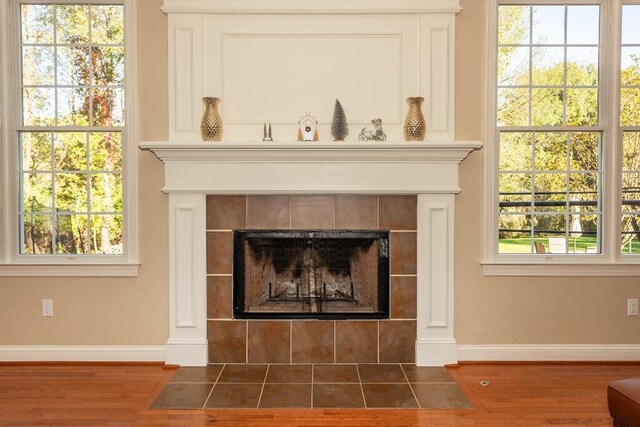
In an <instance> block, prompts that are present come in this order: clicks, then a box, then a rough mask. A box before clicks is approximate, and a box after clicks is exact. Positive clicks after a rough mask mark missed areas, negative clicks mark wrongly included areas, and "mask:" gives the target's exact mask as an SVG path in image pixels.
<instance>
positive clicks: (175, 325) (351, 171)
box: [140, 0, 481, 366]
mask: <svg viewBox="0 0 640 427" xmlns="http://www.w3.org/2000/svg"><path fill="white" fill-rule="evenodd" d="M162 10H163V11H164V12H165V13H166V14H167V15H168V27H169V28H168V37H169V40H168V49H169V52H168V53H169V55H168V57H169V61H168V75H169V87H168V94H169V117H168V122H169V132H168V140H167V141H145V142H142V143H140V148H141V149H146V150H151V151H152V152H153V153H155V155H156V156H157V157H158V158H159V159H160V160H162V161H163V162H164V164H165V183H164V188H163V191H164V192H165V193H167V194H168V195H169V230H168V233H169V262H170V266H169V270H170V275H169V284H168V285H169V334H168V335H169V340H168V342H167V347H166V357H165V361H166V362H167V363H169V364H178V365H182V366H205V365H206V364H207V361H208V360H209V361H213V360H210V359H209V345H208V335H207V334H208V330H209V333H210V334H211V331H212V330H213V329H215V328H216V327H217V328H218V329H221V328H220V327H221V326H226V327H229V325H232V324H234V323H237V325H239V326H236V325H234V327H237V328H238V329H239V331H235V332H232V333H231V336H234V337H236V338H237V340H238V342H241V341H242V339H241V338H242V337H241V335H242V332H243V330H242V327H243V326H245V329H244V331H245V334H246V335H245V339H246V337H247V336H248V338H249V340H251V339H255V334H253V335H252V333H250V332H247V331H248V330H249V329H251V330H252V331H253V332H256V331H255V330H256V329H260V328H266V329H274V330H278V331H279V332H278V333H279V334H280V335H281V336H282V337H285V338H286V334H287V332H289V334H290V335H291V334H293V332H294V331H298V332H299V329H300V328H301V327H303V326H309V325H305V324H302V323H301V322H297V323H296V324H295V325H294V324H293V323H295V322H282V323H279V324H278V323H276V322H266V321H252V322H250V323H248V322H245V323H246V324H247V325H248V326H246V325H245V324H244V323H240V322H237V321H236V320H231V319H218V318H216V317H214V318H212V319H218V320H219V322H218V323H216V321H217V320H212V321H211V322H209V323H211V326H212V328H213V329H210V328H208V325H207V323H208V317H207V304H208V303H209V305H211V304H212V303H213V301H207V279H208V278H209V281H215V280H221V279H211V277H224V276H214V275H212V274H217V273H209V274H210V275H209V276H207V234H211V233H216V231H210V232H209V233H208V232H207V202H206V200H207V197H209V198H210V200H211V199H212V196H238V195H239V196H247V200H249V202H248V203H249V204H251V202H250V200H251V198H252V197H255V196H285V198H288V199H289V200H291V201H292V203H295V201H296V200H297V201H300V200H304V197H302V196H316V197H317V196H325V197H332V198H333V199H332V200H334V201H336V200H338V199H341V198H343V197H344V196H356V195H359V196H367V197H378V196H380V198H381V199H382V197H386V196H394V195H395V196H412V200H414V203H415V212H414V217H415V218H416V224H415V225H416V226H415V228H412V229H407V228H404V229H396V231H400V232H401V233H396V234H397V235H406V236H408V235H409V234H412V235H414V236H415V242H416V243H415V245H416V246H415V247H416V251H417V255H416V263H415V271H411V272H409V273H398V272H396V275H402V274H407V275H409V276H411V275H414V274H415V279H416V296H415V317H413V313H411V317H409V318H404V319H400V318H395V319H394V317H393V313H392V314H391V319H390V320H388V321H380V322H374V323H376V325H375V326H377V327H379V329H380V331H378V330H376V331H375V332H376V333H375V334H374V333H373V323H372V324H371V325H369V324H367V322H366V321H345V322H335V325H334V327H335V331H336V332H335V335H334V336H333V339H335V340H338V339H339V337H340V336H342V335H341V334H342V332H344V329H345V327H346V328H361V329H363V333H364V334H365V335H367V334H368V335H369V337H370V338H371V339H372V340H373V339H374V338H376V339H377V340H381V338H382V340H381V343H380V344H376V345H377V347H378V349H377V350H378V351H376V349H369V350H368V351H369V352H370V353H371V355H373V354H376V353H377V356H376V357H377V358H379V359H380V360H385V359H386V358H387V357H388V354H389V352H388V351H382V350H380V348H382V347H384V346H385V345H386V341H385V339H384V337H383V335H385V331H386V329H385V328H388V327H402V328H404V329H403V331H402V333H401V335H402V336H404V337H405V338H406V337H407V336H408V337H411V339H410V341H409V342H406V339H405V341H403V342H402V344H399V346H398V348H402V351H400V353H401V355H400V356H398V358H397V359H396V360H393V361H394V362H395V363H404V362H405V361H413V360H415V363H416V365H418V366H442V365H444V364H448V363H455V362H457V360H458V355H457V345H456V340H455V336H454V325H453V320H454V316H453V309H454V292H453V287H454V277H453V271H454V269H453V263H454V259H453V253H454V252H453V235H454V234H453V233H454V198H455V195H456V194H457V193H459V192H460V189H459V188H458V166H459V164H460V162H462V161H463V160H464V159H465V158H466V157H467V156H468V155H469V153H470V152H471V151H473V150H477V149H479V148H480V147H481V143H480V142H478V141H455V135H454V131H455V120H454V119H455V106H454V100H455V85H454V82H455V44H456V43H455V15H456V14H457V13H459V12H460V10H461V8H460V4H459V0H326V1H317V0H164V5H163V7H162ZM303 53H307V54H303ZM336 64H340V65H339V66H336ZM204 96H218V97H220V98H221V99H222V103H221V108H220V113H221V117H222V120H223V122H224V139H225V141H223V142H216V143H203V142H201V137H200V130H199V127H200V118H201V114H202V101H201V99H202V97H204ZM412 96H422V97H424V98H425V102H424V113H425V116H426V121H427V124H428V129H427V138H426V140H425V141H424V142H416V143H405V142H401V139H402V135H403V132H402V125H403V121H404V117H405V116H406V114H407V105H406V102H405V99H406V98H407V97H412ZM336 98H339V99H340V102H341V103H342V105H343V106H344V107H345V110H346V114H347V117H348V120H349V124H350V125H351V128H350V130H351V134H350V135H349V136H348V138H347V142H341V143H332V142H329V138H330V136H329V135H330V132H329V127H330V126H329V125H330V121H331V117H332V111H333V105H334V103H335V99H336ZM305 111H311V112H312V113H313V114H314V115H315V116H317V117H318V119H319V126H318V130H319V134H320V142H313V143H301V142H287V141H291V140H292V139H295V135H296V134H297V130H298V123H297V119H298V117H300V115H302V114H304V112H305ZM372 118H380V119H381V120H382V122H383V123H384V130H385V133H386V135H387V138H388V141H387V142H384V143H376V142H350V141H355V140H357V133H358V132H359V131H360V129H362V128H363V127H365V126H369V127H370V126H371V119H372ZM264 122H271V123H273V135H274V138H275V141H274V142H252V141H255V138H256V137H258V136H261V135H262V125H263V123H264ZM314 200H322V198H319V199H318V198H316V199H314ZM341 200H342V199H341ZM211 203H214V202H211ZM214 204H215V203H214ZM334 206H337V202H335V203H334ZM295 209H296V207H295V206H292V207H291V214H290V217H291V218H292V219H293V218H294V217H295V218H302V221H306V222H308V221H309V220H311V219H313V218H314V215H317V214H318V211H319V210H322V207H320V206H315V207H312V208H310V209H307V211H306V213H303V215H301V216H300V215H298V213H300V212H304V211H305V209H306V208H302V209H301V210H298V211H296V212H297V213H296V214H295V215H294V214H293V212H294V210H295ZM248 213H251V212H250V211H249V212H248ZM380 215H382V212H380ZM337 216H338V214H337V213H335V217H336V218H337ZM246 219H247V221H249V218H248V217H247V218H246ZM289 226H291V228H296V227H295V225H292V224H289ZM225 227H226V226H225ZM325 227H326V228H333V227H332V226H330V224H329V225H327V224H319V225H318V226H317V227H309V228H325ZM412 227H413V226H412ZM285 228H286V227H285ZM354 228H355V226H354ZM225 229H226V228H225ZM209 230H216V229H215V228H214V229H211V228H209ZM392 231H393V229H392ZM407 232H408V233H407ZM224 233H226V234H228V235H230V233H229V232H228V230H227V231H225V232H223V233H221V235H222V234H224ZM392 234H393V232H392ZM406 236H403V237H406ZM218 237H220V236H218ZM396 243H397V242H396ZM225 245H226V243H223V244H222V246H221V247H224V246H225ZM229 246H230V242H229ZM391 246H392V249H391V250H392V252H393V246H394V242H393V239H392V241H391ZM215 247H218V245H215V244H214V245H210V248H211V250H212V253H213V252H214V248H215ZM400 247H401V246H400V244H397V245H396V248H400ZM210 257H211V255H210ZM220 259H222V258H218V257H217V256H214V259H213V260H210V263H214V264H215V263H216V262H218V261H219V260H220ZM216 260H217V261H216ZM392 263H393V254H392ZM211 265H212V264H210V267H211ZM220 274H227V275H228V274H229V273H228V272H223V273H220ZM392 275H394V272H393V266H392ZM227 277H228V276H227ZM396 279H397V277H396ZM214 286H215V285H214ZM392 288H393V284H392ZM396 296H397V295H396ZM393 298H394V295H393V289H392V295H391V300H392V301H393ZM221 308H222V307H218V309H221ZM211 309H213V310H214V311H215V307H214V308H211V307H210V310H211ZM215 315H216V316H217V315H219V314H215ZM223 321H224V322H225V324H223V323H220V322H223ZM319 322H320V321H318V323H319ZM394 322H395V323H394ZM400 322H408V323H405V324H402V325H401V324H400ZM414 322H415V323H414ZM338 323H339V325H338ZM378 323H379V324H378ZM414 325H415V326H414ZM278 328H280V329H278ZM414 328H415V329H414ZM376 329H378V328H376ZM414 331H415V336H416V339H415V343H412V342H411V341H412V340H413V335H414ZM225 333H226V332H219V333H215V334H213V335H210V336H211V337H212V343H215V341H216V339H217V340H219V339H220V337H221V336H223V335H224V334H225ZM352 333H353V332H352ZM391 335H394V334H391ZM386 336H387V337H388V336H390V335H389V334H388V333H386ZM334 345H335V346H337V345H338V343H337V341H334ZM289 346H291V343H290V342H289ZM215 347H216V346H215V345H214V346H213V347H212V348H211V352H212V354H211V359H215V358H216V357H218V353H216V350H214V348H215ZM284 347H287V346H286V343H285V346H284ZM243 348H249V351H248V352H246V354H245V358H244V360H243V359H242V349H243ZM254 348H255V347H254ZM385 348H386V347H385ZM219 349H220V347H219V346H218V350H219ZM290 350H291V351H293V350H292V348H290ZM276 353H277V354H278V357H277V358H278V361H274V360H269V359H270V358H271V357H272V356H273V355H272V354H271V353H270V352H269V354H267V356H265V358H264V359H263V360H261V361H260V362H257V363H290V362H291V361H290V360H288V359H287V360H285V359H286V354H285V356H283V357H282V361H280V359H279V358H280V356H279V353H278V352H276ZM276 353H274V354H276ZM238 354H239V356H238V355H236V356H234V357H239V362H241V363H246V362H247V361H249V362H251V361H256V360H257V359H255V358H254V357H253V356H255V357H256V358H258V359H260V357H258V356H256V354H257V353H256V352H255V351H254V352H253V356H252V351H251V346H247V345H246V343H245V344H244V346H243V345H242V344H240V345H238ZM283 354H284V353H283ZM333 356H334V358H337V359H340V357H339V356H338V353H337V352H336V353H334V355H333ZM274 357H275V356H274ZM368 357H369V356H368ZM368 361H369V360H367V361H366V362H368ZM370 361H371V362H377V360H373V356H370ZM219 362H222V363H228V362H229V360H228V359H227V360H220V361H219ZM361 362H363V361H360V360H355V361H353V363H361ZM366 362H365V363H366ZM307 363H316V362H315V361H312V362H307ZM321 363H326V362H324V361H323V362H321Z"/></svg>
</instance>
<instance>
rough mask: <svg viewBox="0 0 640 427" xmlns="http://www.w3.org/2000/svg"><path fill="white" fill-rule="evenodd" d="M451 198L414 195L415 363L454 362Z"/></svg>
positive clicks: (438, 363) (441, 363)
mask: <svg viewBox="0 0 640 427" xmlns="http://www.w3.org/2000/svg"><path fill="white" fill-rule="evenodd" d="M453 211H454V196H453V194H433V193H429V194H418V254H420V255H419V261H418V294H417V300H418V312H417V339H416V362H417V363H418V364H419V365H422V366H441V365H445V364H449V363H456V362H457V348H456V340H455V338H454V329H453V309H454V305H453V295H454V294H453V284H454V281H453V256H454V251H453V226H454V222H453V220H454V219H453Z"/></svg>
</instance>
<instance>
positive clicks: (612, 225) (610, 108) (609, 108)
mask: <svg viewBox="0 0 640 427" xmlns="http://www.w3.org/2000/svg"><path fill="white" fill-rule="evenodd" d="M499 4H509V5H517V4H523V5H526V4H568V5H571V4H576V5H583V4H585V5H587V4H595V5H600V14H601V16H600V32H601V40H600V49H599V50H600V63H599V71H600V78H599V116H600V119H599V120H600V123H599V124H598V128H599V129H600V131H601V132H602V142H601V144H602V157H601V159H600V162H601V170H602V171H603V175H602V185H601V188H600V191H601V194H602V198H601V203H602V218H601V223H600V242H601V253H599V254H580V255H576V254H547V255H540V254H538V255H535V254H531V255H527V254H517V255H515V254H500V253H499V252H498V220H497V218H498V185H497V184H498V172H499V170H498V169H499V159H498V156H499V144H498V138H497V135H498V132H497V126H496V122H497V117H496V114H497V79H496V75H497V44H498V34H497V33H498V28H497V24H498V16H497V15H498V5H499ZM623 4H640V1H638V0H486V3H485V5H486V13H485V17H486V20H485V47H486V49H485V100H484V101H485V102H484V105H485V117H484V121H485V146H484V147H485V149H484V154H485V155H484V221H483V260H482V265H483V272H484V274H485V275H488V276H637V275H640V255H623V254H620V245H619V243H620V229H621V227H620V220H621V206H622V205H621V202H622V201H621V194H620V191H619V188H620V185H621V179H622V178H621V166H622V165H621V152H622V151H621V150H622V133H621V127H620V120H619V116H620V38H621V24H622V13H621V12H622V5H623ZM579 130H580V128H578V127H577V128H576V131H579Z"/></svg>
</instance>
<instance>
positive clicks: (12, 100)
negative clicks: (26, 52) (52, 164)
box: [0, 0, 140, 277]
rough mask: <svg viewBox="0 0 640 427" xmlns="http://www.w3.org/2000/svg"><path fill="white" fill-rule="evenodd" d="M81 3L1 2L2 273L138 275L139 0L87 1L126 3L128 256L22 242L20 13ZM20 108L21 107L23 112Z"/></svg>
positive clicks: (55, 0)
mask: <svg viewBox="0 0 640 427" xmlns="http://www.w3.org/2000/svg"><path fill="white" fill-rule="evenodd" d="M45 2H46V3H57V4H63V3H68V4H77V3H78V1H77V0H75V1H74V0H11V1H8V2H5V1H3V2H0V20H1V21H2V23H3V24H6V25H2V26H1V29H0V178H1V180H0V203H1V205H0V236H2V241H1V242H0V277H2V276H85V277H86V276H96V277H98V276H137V275H138V270H139V266H140V262H139V153H138V141H139V139H140V138H139V130H138V129H139V124H138V93H137V88H138V84H137V83H138V67H137V60H136V58H137V56H136V53H137V4H136V1H135V0H87V1H86V2H87V3H92V4H122V5H124V21H125V58H126V60H125V84H124V90H125V126H124V129H123V131H122V139H123V151H122V161H123V169H122V182H123V199H124V200H123V201H124V206H123V221H124V229H123V234H124V249H123V254H122V255H35V256H34V255H21V254H20V253H19V247H18V246H19V245H18V242H19V240H18V237H19V236H18V234H19V226H18V214H17V197H18V174H17V167H18V163H17V162H18V157H17V156H18V152H17V144H16V143H15V142H16V141H17V135H18V130H17V127H18V124H19V117H17V116H18V115H19V114H18V113H20V112H21V109H18V108H12V107H11V106H14V105H16V106H17V105H20V102H19V101H20V97H19V94H18V88H19V83H20V81H19V73H18V70H19V66H18V63H19V44H18V40H17V37H18V30H19V23H18V16H19V15H18V11H19V9H18V8H19V5H20V4H30V3H31V4H42V3H45ZM18 110H19V111H18Z"/></svg>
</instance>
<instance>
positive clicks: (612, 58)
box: [602, 0, 622, 262]
mask: <svg viewBox="0 0 640 427" xmlns="http://www.w3.org/2000/svg"><path fill="white" fill-rule="evenodd" d="M621 3H622V2H621V1H620V0H612V1H610V2H607V4H605V5H603V8H604V10H605V11H606V18H607V19H606V21H605V22H604V25H603V26H605V25H606V27H605V28H606V30H607V31H605V32H604V34H603V44H604V46H606V47H607V49H603V51H604V52H603V65H602V69H603V74H604V82H605V87H603V88H602V98H603V105H602V108H604V109H605V113H604V116H603V118H604V119H605V120H606V121H605V122H604V123H603V124H605V126H606V130H605V132H604V133H603V148H602V151H603V153H602V154H603V174H602V180H603V184H602V185H603V191H604V195H603V200H602V203H603V213H602V215H603V230H602V233H603V237H604V238H603V252H604V254H605V255H606V256H607V258H608V259H609V261H611V262H615V261H617V260H618V259H619V258H620V255H619V252H620V248H621V223H620V222H621V218H622V217H621V214H622V209H621V206H622V197H621V191H620V189H621V184H622V176H621V174H620V170H621V168H622V151H621V148H622V133H621V132H620V43H621V37H620V34H621V33H620V31H621V26H622V4H621Z"/></svg>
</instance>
